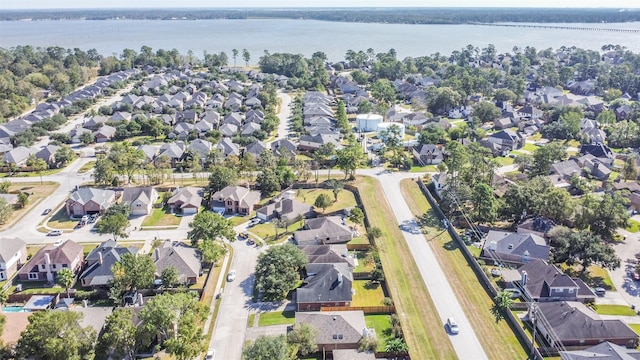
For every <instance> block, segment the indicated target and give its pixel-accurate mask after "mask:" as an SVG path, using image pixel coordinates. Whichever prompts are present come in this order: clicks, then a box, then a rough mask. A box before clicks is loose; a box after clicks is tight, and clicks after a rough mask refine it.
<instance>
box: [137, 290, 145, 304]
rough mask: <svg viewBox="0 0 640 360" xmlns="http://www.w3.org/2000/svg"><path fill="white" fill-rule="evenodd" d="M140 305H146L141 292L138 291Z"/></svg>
mask: <svg viewBox="0 0 640 360" xmlns="http://www.w3.org/2000/svg"><path fill="white" fill-rule="evenodd" d="M138 305H140V306H142V305H144V303H143V299H142V294H141V293H138Z"/></svg>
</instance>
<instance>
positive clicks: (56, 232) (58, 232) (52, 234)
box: [47, 230, 62, 236]
mask: <svg viewBox="0 0 640 360" xmlns="http://www.w3.org/2000/svg"><path fill="white" fill-rule="evenodd" d="M60 235H62V230H51V231H49V232H48V233H47V236H60Z"/></svg>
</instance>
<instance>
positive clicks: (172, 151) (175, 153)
mask: <svg viewBox="0 0 640 360" xmlns="http://www.w3.org/2000/svg"><path fill="white" fill-rule="evenodd" d="M185 150H186V145H185V144H184V143H183V142H172V143H168V144H162V146H160V150H159V151H158V156H157V157H161V156H166V157H167V158H168V159H169V160H170V161H171V166H172V167H175V166H176V164H177V163H179V162H180V161H182V160H183V159H184V156H185Z"/></svg>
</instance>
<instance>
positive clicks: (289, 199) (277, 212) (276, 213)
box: [256, 190, 313, 221]
mask: <svg viewBox="0 0 640 360" xmlns="http://www.w3.org/2000/svg"><path fill="white" fill-rule="evenodd" d="M295 194H296V193H295V191H293V190H288V191H285V192H284V193H283V194H282V197H280V198H278V199H277V200H275V201H273V202H271V203H269V204H267V205H265V206H263V207H261V208H260V209H258V210H256V216H257V217H258V219H260V220H263V221H270V220H271V219H275V218H278V219H282V218H286V219H288V220H289V221H293V220H295V219H297V218H298V217H302V218H305V217H307V216H309V215H311V214H313V206H311V205H309V204H305V203H303V202H301V201H298V200H296V199H295Z"/></svg>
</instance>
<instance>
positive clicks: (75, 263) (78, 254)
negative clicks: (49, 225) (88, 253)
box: [18, 240, 84, 282]
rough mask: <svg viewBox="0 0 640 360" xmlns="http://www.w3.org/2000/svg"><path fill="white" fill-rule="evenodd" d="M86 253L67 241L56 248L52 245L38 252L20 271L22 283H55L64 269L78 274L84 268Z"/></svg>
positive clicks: (78, 246)
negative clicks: (58, 274)
mask: <svg viewBox="0 0 640 360" xmlns="http://www.w3.org/2000/svg"><path fill="white" fill-rule="evenodd" d="M83 260H84V252H83V250H82V246H80V245H78V244H77V243H75V242H73V241H71V240H67V241H65V242H63V243H62V245H60V246H58V247H55V246H53V245H51V244H49V245H47V246H45V247H43V248H42V249H40V250H38V252H37V253H36V254H35V255H33V257H32V258H31V260H30V261H29V262H28V263H27V264H26V265H25V266H23V267H22V268H21V269H20V270H19V271H18V278H19V279H20V280H22V281H48V282H53V281H54V280H55V278H56V273H57V272H58V271H60V270H62V269H71V271H73V272H74V273H77V272H78V271H79V270H80V268H81V267H82V262H83Z"/></svg>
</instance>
